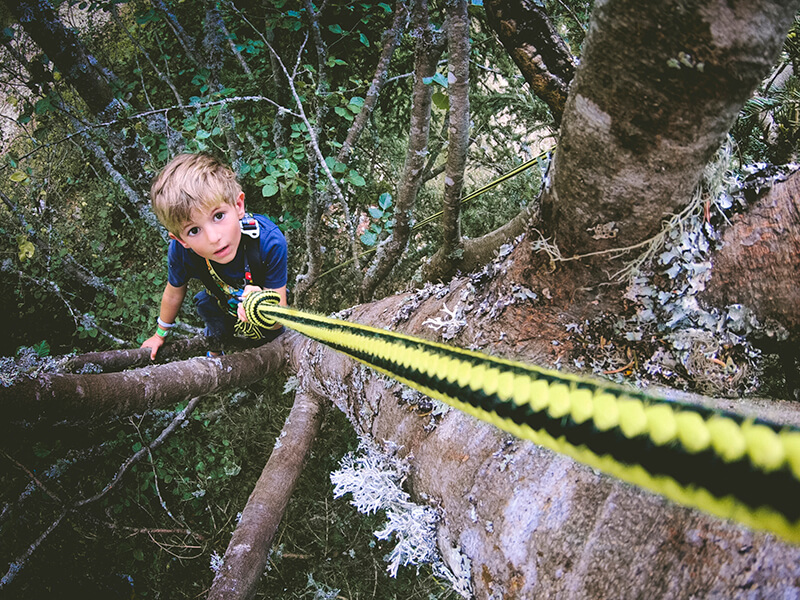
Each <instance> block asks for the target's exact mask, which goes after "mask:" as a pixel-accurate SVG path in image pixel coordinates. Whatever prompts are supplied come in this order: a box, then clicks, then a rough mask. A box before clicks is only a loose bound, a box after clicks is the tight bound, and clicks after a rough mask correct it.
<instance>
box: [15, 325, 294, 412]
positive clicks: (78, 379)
mask: <svg viewBox="0 0 800 600" xmlns="http://www.w3.org/2000/svg"><path fill="white" fill-rule="evenodd" d="M291 339H294V336H285V335H284V336H281V337H280V338H278V339H277V340H275V341H273V342H270V343H269V344H265V345H263V346H260V347H258V348H254V349H252V350H246V351H244V352H237V353H235V354H230V355H226V356H222V357H219V358H199V357H198V358H193V359H190V360H186V361H182V362H177V363H171V364H166V365H155V366H151V367H145V368H143V369H134V370H131V371H125V372H122V373H102V374H79V375H72V374H64V373H47V374H43V375H41V376H40V377H38V378H36V379H28V380H23V381H21V382H19V383H17V384H15V385H12V386H10V387H0V411H3V414H4V415H5V420H4V422H5V426H8V424H9V422H14V421H18V420H23V419H27V420H30V421H33V422H52V421H58V420H61V419H69V420H78V421H99V420H102V419H104V418H108V417H111V416H120V415H129V414H134V413H140V412H144V411H146V410H149V409H152V408H156V407H160V406H168V405H171V404H174V403H177V402H179V401H181V400H188V399H190V398H193V397H195V396H199V395H203V394H208V393H212V392H215V391H218V390H223V389H229V388H233V387H242V386H246V385H250V384H252V383H255V382H256V381H259V380H260V379H263V378H264V377H265V376H266V375H267V374H269V373H271V372H275V371H277V370H280V369H282V368H283V366H284V363H285V356H284V355H285V347H284V343H286V342H288V343H290V344H291V343H292V342H291V341H290V340H291Z"/></svg>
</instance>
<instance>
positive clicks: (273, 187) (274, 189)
mask: <svg viewBox="0 0 800 600" xmlns="http://www.w3.org/2000/svg"><path fill="white" fill-rule="evenodd" d="M279 191H280V188H279V187H278V185H277V184H276V183H269V182H268V183H265V184H264V185H263V186H262V188H261V195H262V196H264V198H271V197H272V196H274V195H275V194H277V193H278V192H279Z"/></svg>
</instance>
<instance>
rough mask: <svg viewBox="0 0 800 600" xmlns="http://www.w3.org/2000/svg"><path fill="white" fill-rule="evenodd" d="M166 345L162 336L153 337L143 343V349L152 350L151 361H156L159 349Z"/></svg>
mask: <svg viewBox="0 0 800 600" xmlns="http://www.w3.org/2000/svg"><path fill="white" fill-rule="evenodd" d="M163 345H164V338H162V337H161V336H160V335H153V337H150V338H148V339H146V340H145V341H144V342H143V343H142V348H150V360H155V358H156V354H157V353H158V349H159V348H161V346H163Z"/></svg>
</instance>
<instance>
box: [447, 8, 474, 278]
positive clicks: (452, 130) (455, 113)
mask: <svg viewBox="0 0 800 600" xmlns="http://www.w3.org/2000/svg"><path fill="white" fill-rule="evenodd" d="M447 22H448V28H447V47H448V50H449V60H448V75H447V81H448V85H447V89H448V96H449V98H450V119H449V122H450V126H449V128H448V135H447V168H446V170H445V179H444V204H443V214H442V252H443V254H444V255H445V256H446V257H447V258H448V259H449V262H450V264H451V265H452V266H451V269H452V270H453V271H455V267H456V265H458V263H459V262H460V261H459V257H458V256H456V254H457V252H458V250H459V249H460V247H461V193H462V191H463V189H464V169H465V167H466V164H467V148H468V146H469V120H470V112H469V48H470V44H469V16H468V15H467V2H466V0H451V1H450V2H448V3H447Z"/></svg>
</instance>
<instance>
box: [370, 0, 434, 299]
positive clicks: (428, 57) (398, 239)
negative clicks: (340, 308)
mask: <svg viewBox="0 0 800 600" xmlns="http://www.w3.org/2000/svg"><path fill="white" fill-rule="evenodd" d="M412 15H413V19H414V37H415V38H416V49H415V58H414V90H413V93H412V100H411V122H410V124H409V128H408V140H409V141H408V149H407V151H406V160H405V164H404V165H403V173H402V175H401V176H400V182H399V184H398V186H397V187H398V189H397V201H396V202H395V223H394V227H393V229H392V234H391V236H389V238H388V239H386V240H385V241H383V242H381V244H380V245H379V246H378V251H377V252H376V254H375V259H374V260H373V262H372V264H371V265H370V266H369V268H368V269H367V273H366V275H365V276H364V280H363V281H362V283H361V298H362V299H364V300H367V299H370V298H372V296H373V294H374V293H375V290H376V289H377V287H378V286H379V285H380V284H381V282H382V281H383V280H384V279H385V278H386V277H387V275H388V274H389V273H390V272H391V270H392V269H393V268H394V266H395V265H396V264H397V261H398V260H400V257H401V256H402V254H403V252H404V251H405V249H406V244H407V243H408V237H409V235H410V232H411V211H412V209H413V207H414V202H415V201H416V199H417V192H418V191H419V187H420V185H421V182H422V176H423V174H424V171H425V159H426V156H427V153H428V137H429V134H430V125H431V96H432V90H431V86H430V85H429V84H427V83H425V81H424V80H425V79H427V78H429V77H433V75H434V74H435V73H436V64H437V63H438V61H439V56H441V53H442V50H443V48H442V43H441V36H439V35H438V34H437V33H436V32H434V31H433V30H432V28H431V26H430V23H429V22H428V3H427V0H416V4H415V6H414V10H413V11H412Z"/></svg>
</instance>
